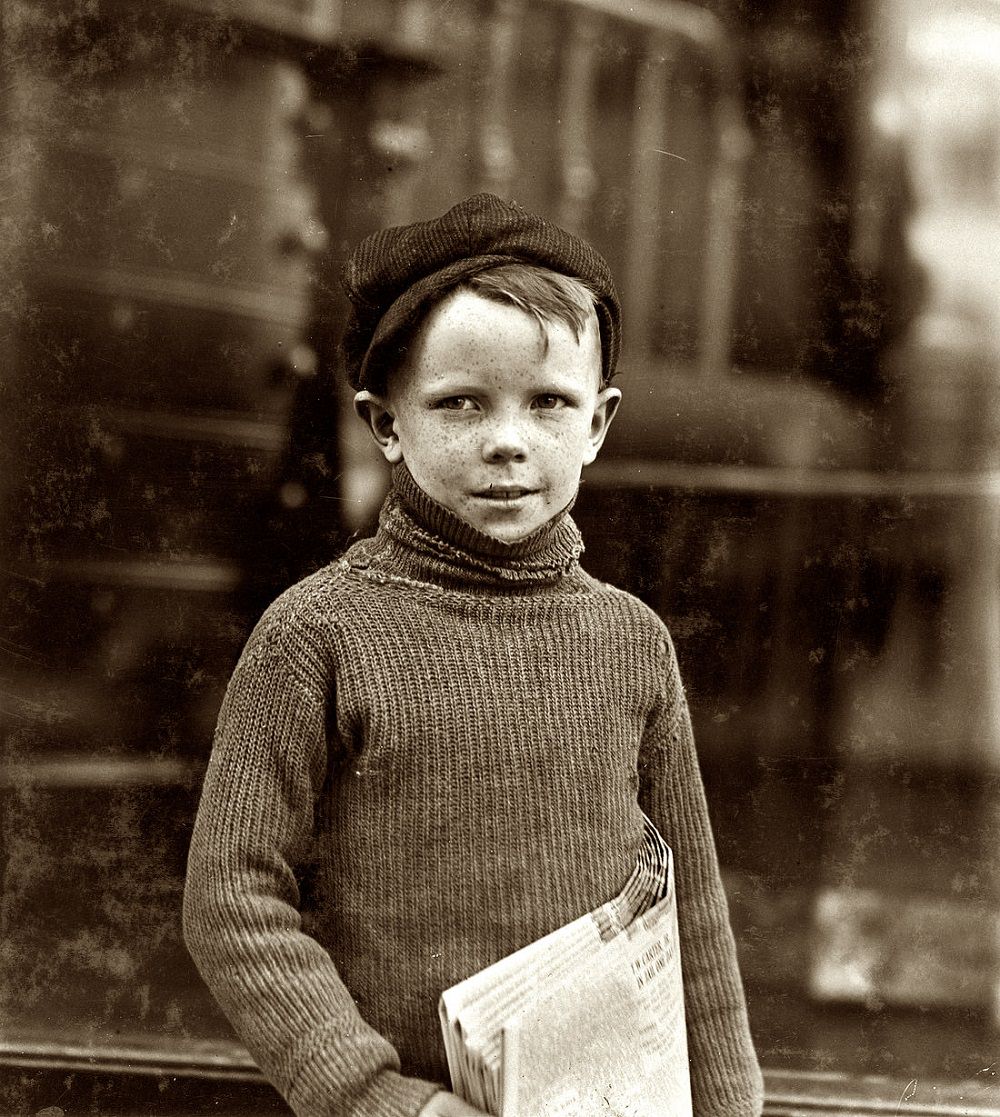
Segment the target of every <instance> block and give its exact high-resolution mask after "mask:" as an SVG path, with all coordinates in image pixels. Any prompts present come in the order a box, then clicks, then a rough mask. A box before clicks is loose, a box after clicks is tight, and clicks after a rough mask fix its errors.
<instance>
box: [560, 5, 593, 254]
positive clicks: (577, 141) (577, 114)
mask: <svg viewBox="0 0 1000 1117" xmlns="http://www.w3.org/2000/svg"><path fill="white" fill-rule="evenodd" d="M569 19H570V20H571V21H572V26H571V30H570V34H569V41H568V43H567V44H566V47H565V48H564V59H565V61H564V63H563V72H562V81H561V83H560V86H559V120H560V122H561V123H560V126H559V165H560V177H561V183H562V193H561V195H560V198H559V206H558V214H559V220H560V221H561V223H562V224H563V225H565V226H566V227H567V228H569V229H573V230H575V231H576V232H580V233H583V232H585V231H586V228H587V224H588V221H589V219H590V209H591V204H592V202H593V198H594V194H595V193H596V191H597V185H598V183H597V172H596V171H595V170H594V159H593V151H592V135H591V130H592V124H593V117H594V85H595V81H596V66H597V43H598V37H599V35H600V32H601V26H602V20H601V19H600V17H598V16H595V15H593V14H592V13H590V12H587V11H581V12H572V11H570V13H569Z"/></svg>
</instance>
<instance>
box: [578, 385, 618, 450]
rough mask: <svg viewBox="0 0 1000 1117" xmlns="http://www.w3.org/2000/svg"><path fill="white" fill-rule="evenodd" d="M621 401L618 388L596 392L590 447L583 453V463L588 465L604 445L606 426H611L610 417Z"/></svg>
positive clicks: (616, 410) (591, 422)
mask: <svg viewBox="0 0 1000 1117" xmlns="http://www.w3.org/2000/svg"><path fill="white" fill-rule="evenodd" d="M621 401H622V394H621V391H620V390H619V389H618V388H602V389H601V390H600V392H598V394H597V403H596V404H595V405H594V417H593V418H592V419H591V421H590V447H589V449H588V452H587V453H586V454H585V455H584V458H583V464H584V465H590V463H591V462H592V461H593V460H594V458H596V457H597V454H598V451H599V450H600V449H601V447H602V446H603V445H604V438H605V435H606V434H607V433H608V427H610V426H611V421H612V419H614V417H615V415H616V414H617V413H618V405H619V404H620V403H621Z"/></svg>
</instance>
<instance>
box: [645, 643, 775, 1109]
mask: <svg viewBox="0 0 1000 1117" xmlns="http://www.w3.org/2000/svg"><path fill="white" fill-rule="evenodd" d="M662 671H663V682H662V691H661V701H660V703H659V705H658V707H657V709H656V711H655V712H654V714H653V716H652V718H651V719H650V721H649V723H648V724H647V727H646V731H645V734H644V737H643V742H642V748H641V752H640V772H639V776H640V803H641V805H642V807H643V809H644V810H645V811H646V813H647V814H648V815H649V817H650V818H651V819H652V820H653V822H654V824H655V825H656V826H657V828H658V829H659V830H660V833H661V834H662V835H663V838H664V840H665V841H666V842H667V844H668V845H669V846H670V847H671V848H672V849H673V851H674V863H675V866H676V874H677V875H676V886H677V918H678V925H679V930H680V943H681V966H682V970H683V974H684V1001H685V1012H686V1015H687V1030H688V1056H689V1059H690V1065H691V1089H692V1094H693V1099H694V1113H695V1117H757V1115H759V1114H760V1112H761V1108H762V1104H763V1082H762V1077H761V1073H760V1068H759V1066H758V1063H757V1057H756V1055H755V1053H754V1048H753V1042H752V1040H751V1038H750V1029H749V1023H748V1020H747V1011H746V1002H745V999H744V994H743V986H742V982H741V979H740V974H739V968H738V965H737V961H736V946H735V942H734V939H733V934H732V930H731V928H730V924H729V911H728V907H727V903H726V897H725V893H724V892H723V889H722V881H721V879H720V875H719V865H718V859H717V855H716V851H715V842H714V839H713V836H712V829H711V824H710V822H709V817H708V807H707V804H706V801H705V793H704V789H703V786H702V781H701V773H700V771H699V768H698V760H697V756H696V754H695V749H694V739H693V735H692V732H691V719H690V715H689V712H688V707H687V701H686V699H685V697H684V692H683V688H682V686H681V681H680V675H679V672H678V668H677V660H676V656H675V654H674V649H673V645H672V644H671V642H670V639H669V637H668V636H666V633H664V643H663V650H662Z"/></svg>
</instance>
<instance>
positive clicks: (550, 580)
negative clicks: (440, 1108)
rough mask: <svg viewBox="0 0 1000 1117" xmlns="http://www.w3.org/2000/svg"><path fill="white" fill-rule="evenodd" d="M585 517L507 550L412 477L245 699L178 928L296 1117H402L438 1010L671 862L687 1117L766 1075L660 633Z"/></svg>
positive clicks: (755, 1099) (213, 778)
mask: <svg viewBox="0 0 1000 1117" xmlns="http://www.w3.org/2000/svg"><path fill="white" fill-rule="evenodd" d="M581 551H582V545H581V543H580V539H579V534H578V532H577V529H576V527H575V525H574V523H573V521H572V520H571V519H570V517H569V516H568V514H565V513H564V514H562V515H560V516H557V517H556V518H555V519H554V520H553V521H551V522H550V523H549V524H546V525H545V526H544V527H542V528H541V529H539V530H538V531H537V532H535V533H534V534H533V535H531V536H529V537H528V538H526V539H524V540H521V541H518V542H516V543H503V542H499V541H497V540H494V539H492V538H490V537H488V536H485V535H482V534H480V533H479V532H477V531H476V530H475V529H474V528H472V527H471V526H469V525H467V524H466V523H464V522H463V521H461V520H460V519H458V518H457V517H455V516H454V515H452V514H451V513H450V512H448V511H447V510H446V509H444V508H442V507H441V506H440V505H438V504H436V503H435V502H433V501H432V500H431V499H430V498H429V497H428V496H426V494H424V493H423V492H422V491H421V490H420V489H419V488H418V487H417V486H416V484H415V483H414V482H413V480H412V478H411V477H410V475H409V473H408V472H407V471H406V469H405V466H401V467H398V468H397V470H396V473H395V476H394V486H393V491H392V492H391V494H390V496H389V498H388V499H387V501H386V504H385V506H384V508H383V510H382V514H381V518H380V525H379V530H378V533H377V535H376V536H375V537H374V538H373V539H369V540H364V541H362V542H360V543H357V544H355V545H354V546H352V547H351V548H350V550H348V552H347V553H346V555H345V556H344V557H343V558H342V559H341V560H340V561H339V562H336V563H334V564H332V565H331V566H328V567H326V568H325V569H322V570H320V571H319V572H317V573H316V574H313V575H312V576H310V577H309V578H306V579H305V580H304V581H303V582H300V583H299V584H298V585H296V586H294V587H293V588H292V589H290V590H288V591H287V592H286V593H285V594H283V595H282V596H281V597H280V598H279V599H278V600H277V601H276V602H275V603H274V604H273V605H272V606H271V607H270V608H269V609H268V611H267V612H266V613H265V614H264V616H263V618H262V619H261V621H260V622H259V624H258V625H257V627H256V629H255V631H254V633H253V635H252V636H251V638H250V640H249V642H248V644H247V647H246V649H245V650H244V653H243V655H242V657H241V659H240V662H239V664H238V666H237V668H236V671H235V673H234V675H233V678H232V680H231V682H230V685H229V688H228V691H227V694H226V698H225V701H224V703H223V707H222V711H221V714H220V719H219V726H218V731H217V734H216V741H215V746H214V749H213V752H212V757H211V761H210V763H209V767H208V772H207V775H206V778H205V785H204V790H203V794H202V801H201V806H200V808H199V811H198V817H197V821H196V824H195V830H194V836H193V840H192V844H191V851H190V859H189V867H188V879H187V888H186V892H185V899H184V923H185V935H186V939H187V943H188V947H189V949H190V951H191V953H192V955H193V957H194V959H195V961H196V963H197V964H198V967H199V969H200V971H201V973H202V975H203V977H204V979H205V981H206V982H207V984H208V986H209V988H210V989H211V990H212V992H213V993H214V995H215V997H216V998H217V1000H218V1001H219V1003H220V1005H221V1006H222V1008H223V1010H224V1011H225V1012H226V1014H227V1016H228V1017H229V1019H230V1020H231V1022H232V1024H233V1026H234V1027H235V1029H236V1031H237V1032H238V1034H239V1035H240V1036H241V1037H242V1039H243V1040H244V1042H245V1043H246V1044H247V1046H248V1048H249V1049H250V1051H251V1053H252V1055H253V1056H254V1058H255V1059H256V1060H257V1061H258V1063H259V1065H260V1066H261V1068H262V1069H263V1071H264V1072H265V1074H266V1075H267V1076H268V1077H269V1078H270V1079H271V1081H272V1082H273V1083H274V1084H275V1085H276V1086H277V1088H278V1089H279V1090H280V1091H281V1092H282V1093H283V1094H284V1095H285V1097H286V1098H287V1099H288V1102H289V1104H290V1105H291V1107H292V1109H293V1110H294V1111H295V1112H296V1113H297V1114H299V1115H300V1117H332V1115H334V1114H338V1115H340V1114H342V1115H344V1117H348V1115H349V1117H390V1115H399V1117H403V1115H406V1117H412V1115H414V1114H416V1113H417V1112H418V1111H419V1110H420V1109H421V1107H422V1106H423V1105H424V1103H425V1102H426V1101H427V1100H428V1098H429V1097H430V1096H431V1094H433V1093H434V1091H435V1090H436V1089H438V1088H440V1086H441V1084H446V1083H447V1081H448V1079H447V1069H446V1065H445V1062H444V1054H443V1046H442V1043H441V1039H440V1034H439V1024H438V1021H437V1000H438V996H439V994H440V993H441V991H442V990H443V989H445V988H447V987H448V986H449V985H451V984H453V983H454V982H456V981H459V980H461V979H462V978H464V977H467V976H468V975H469V974H471V973H473V972H475V971H476V970H478V969H481V968H482V967H483V966H486V965H489V964H490V963H492V962H495V961H496V960H497V959H499V958H501V957H503V956H504V955H506V954H509V953H510V952H512V951H513V950H516V949H518V948H519V947H521V946H524V945H525V944H527V943H528V942H531V941H533V940H534V939H537V938H539V937H541V936H542V935H545V934H547V933H548V932H549V931H552V930H554V929H555V928H556V927H558V926H561V925H562V924H564V923H566V922H569V921H570V920H572V919H575V918H576V917H578V916H579V915H581V914H583V913H584V912H586V911H589V910H590V909H592V908H594V907H596V906H597V905H598V904H600V903H602V902H604V901H606V900H608V899H609V898H610V897H612V896H614V895H615V894H616V893H617V892H618V891H619V889H620V888H621V887H622V884H623V883H624V882H625V880H626V879H627V878H628V876H629V874H630V872H631V871H632V869H633V867H634V864H635V857H636V852H637V850H638V848H639V845H640V843H641V841H642V837H643V818H642V813H641V812H642V811H643V810H644V811H645V812H646V813H647V814H648V815H649V817H650V818H651V819H652V820H653V822H654V823H655V824H656V826H657V827H658V828H659V830H660V832H661V833H662V835H663V836H664V838H665V839H666V841H667V842H668V843H669V844H670V845H671V846H672V847H673V849H674V853H675V858H676V865H677V902H678V909H679V923H680V934H681V950H682V960H683V968H684V980H685V999H686V1009H687V1019H688V1034H689V1053H690V1058H691V1071H692V1088H693V1092H694V1099H695V1113H696V1114H697V1117H722V1115H726V1117H740V1115H747V1117H752V1115H755V1114H757V1113H759V1111H760V1107H761V1079H760V1072H759V1070H758V1067H757V1063H756V1060H755V1057H754V1052H753V1047H752V1044H751V1041H750V1037H749V1032H748V1027H747V1018H746V1010H745V1005H744V999H743V992H742V987H741V984H740V979H739V974H738V971H737V966H736V961H735V953H734V946H733V939H732V935H731V932H730V928H729V922H728V916H727V908H726V901H725V897H724V895H723V892H722V888H721V885H720V881H719V873H718V867H717V863H716V855H715V850H714V845H713V841H712V835H711V831H710V827H709V821H708V815H707V811H706V806H705V799H704V795H703V791H702V785H701V781H700V777H699V773H698V766H697V760H696V757H695V753H694V748H693V744H692V739H691V730H690V721H689V718H688V712H687V707H686V704H685V701H684V695H683V691H682V689H681V684H680V680H679V677H678V672H677V665H676V660H675V658H674V653H673V648H672V645H671V643H670V639H669V637H668V635H667V631H666V629H665V628H664V626H663V624H662V623H661V621H660V620H659V619H658V618H657V616H656V615H655V614H654V613H653V612H652V611H651V610H649V609H648V608H647V607H646V606H644V605H643V604H641V603H640V602H639V601H637V600H636V599H635V598H633V597H631V596H630V595H628V594H626V593H623V592H621V591H619V590H616V589H613V588H611V587H609V586H607V585H604V584H603V583H600V582H598V581H597V580H595V579H594V578H592V577H590V576H589V575H588V574H586V573H585V572H584V571H583V570H582V568H581V567H580V564H579V556H580V553H581Z"/></svg>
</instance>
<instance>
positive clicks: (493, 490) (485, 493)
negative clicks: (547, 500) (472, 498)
mask: <svg viewBox="0 0 1000 1117" xmlns="http://www.w3.org/2000/svg"><path fill="white" fill-rule="evenodd" d="M534 492H537V490H536V489H526V488H524V487H523V486H522V485H490V487H489V488H488V489H480V490H479V491H478V492H477V493H475V495H476V496H477V497H479V498H480V499H481V500H495V501H497V502H498V503H504V502H508V501H514V500H520V499H521V497H524V496H531V494H532V493H534Z"/></svg>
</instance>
